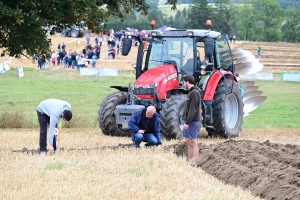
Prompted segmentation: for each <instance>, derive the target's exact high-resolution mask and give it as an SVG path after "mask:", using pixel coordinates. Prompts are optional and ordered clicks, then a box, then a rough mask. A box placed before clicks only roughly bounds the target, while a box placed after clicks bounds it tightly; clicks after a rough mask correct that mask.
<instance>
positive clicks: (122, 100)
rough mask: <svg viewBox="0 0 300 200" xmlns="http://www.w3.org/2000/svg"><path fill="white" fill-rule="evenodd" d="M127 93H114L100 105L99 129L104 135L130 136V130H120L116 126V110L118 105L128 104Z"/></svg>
mask: <svg viewBox="0 0 300 200" xmlns="http://www.w3.org/2000/svg"><path fill="white" fill-rule="evenodd" d="M126 100H127V92H121V91H118V92H114V93H112V94H110V95H108V96H106V97H105V98H104V99H103V101H102V102H101V104H100V108H99V110H98V121H99V127H100V128H101V130H102V133H103V134H104V135H111V136H130V135H131V133H130V130H129V129H122V128H119V127H118V125H117V124H116V117H115V115H114V110H115V108H116V106H117V105H120V104H126Z"/></svg>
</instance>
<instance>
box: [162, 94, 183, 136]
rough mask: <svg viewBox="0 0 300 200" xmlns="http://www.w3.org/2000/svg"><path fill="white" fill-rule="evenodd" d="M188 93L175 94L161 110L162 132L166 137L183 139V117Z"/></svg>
mask: <svg viewBox="0 0 300 200" xmlns="http://www.w3.org/2000/svg"><path fill="white" fill-rule="evenodd" d="M186 97H187V96H186V95H184V94H182V95H173V96H171V97H170V98H169V99H167V101H166V102H165V103H164V104H163V106H162V110H161V111H160V124H161V133H162V135H163V136H164V137H165V138H166V139H182V138H183V135H182V130H183V124H184V121H183V119H182V115H183V110H184V108H183V107H184V102H185V101H186Z"/></svg>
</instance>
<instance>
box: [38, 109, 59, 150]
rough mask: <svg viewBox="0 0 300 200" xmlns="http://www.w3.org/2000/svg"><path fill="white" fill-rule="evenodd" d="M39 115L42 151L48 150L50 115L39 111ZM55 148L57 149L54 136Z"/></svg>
mask: <svg viewBox="0 0 300 200" xmlns="http://www.w3.org/2000/svg"><path fill="white" fill-rule="evenodd" d="M37 116H38V120H39V124H40V151H47V128H48V124H50V117H49V116H48V115H46V114H43V113H40V112H39V111H37ZM53 148H54V151H55V150H56V138H55V136H54V137H53Z"/></svg>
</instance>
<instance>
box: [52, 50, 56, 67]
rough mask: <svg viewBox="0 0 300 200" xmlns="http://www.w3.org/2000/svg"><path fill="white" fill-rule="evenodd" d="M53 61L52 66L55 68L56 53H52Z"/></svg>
mask: <svg viewBox="0 0 300 200" xmlns="http://www.w3.org/2000/svg"><path fill="white" fill-rule="evenodd" d="M51 60H52V64H53V66H55V62H56V54H55V52H54V51H53V52H52V55H51Z"/></svg>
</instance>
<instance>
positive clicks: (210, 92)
mask: <svg viewBox="0 0 300 200" xmlns="http://www.w3.org/2000/svg"><path fill="white" fill-rule="evenodd" d="M225 74H230V75H232V73H231V72H229V71H223V70H219V71H216V72H215V73H213V75H212V76H211V77H210V79H209V80H208V82H207V84H206V89H205V91H204V94H203V98H202V99H203V101H207V100H213V99H214V95H215V91H216V88H217V86H218V84H219V81H220V80H221V79H222V78H223V76H224V75H225Z"/></svg>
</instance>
